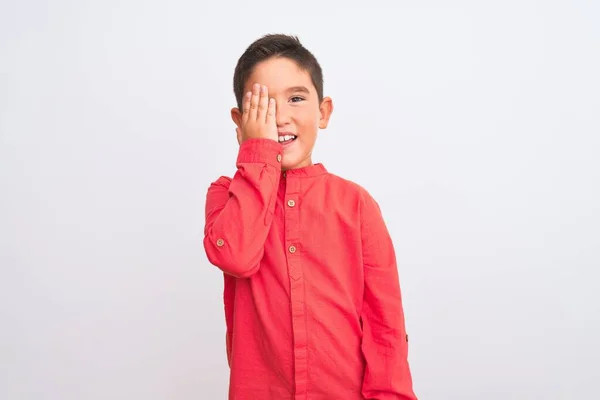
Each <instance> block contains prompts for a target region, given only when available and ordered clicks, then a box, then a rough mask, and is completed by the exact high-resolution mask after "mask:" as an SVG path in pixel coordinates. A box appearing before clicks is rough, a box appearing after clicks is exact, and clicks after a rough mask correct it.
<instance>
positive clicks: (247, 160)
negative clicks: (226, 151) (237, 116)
mask: <svg viewBox="0 0 600 400" xmlns="http://www.w3.org/2000/svg"><path fill="white" fill-rule="evenodd" d="M281 157H282V147H281V145H280V144H279V143H277V142H275V141H273V140H270V139H250V140H247V141H245V142H243V143H242V145H241V146H240V148H239V153H238V155H237V160H236V165H237V170H236V172H235V174H234V176H233V178H229V177H224V176H222V177H220V178H219V179H217V180H216V181H215V182H213V183H212V184H211V185H210V187H209V189H208V193H207V199H206V225H205V232H204V233H205V237H204V248H205V251H206V254H207V257H208V259H209V261H210V262H211V264H213V265H215V266H217V267H218V268H219V269H220V270H221V271H223V274H224V309H225V321H226V327H227V335H226V350H227V352H226V354H227V359H228V362H229V367H230V386H229V399H236V400H246V399H253V400H254V399H259V400H285V399H303V400H317V399H319V400H336V399H340V400H342V399H343V400H358V399H361V400H362V399H377V400H391V399H394V400H400V399H402V400H415V399H416V396H415V394H414V392H413V387H412V378H411V372H410V369H409V365H408V360H407V357H408V336H407V334H406V329H405V323H404V314H403V309H402V300H401V294H400V284H399V278H398V269H397V265H396V256H395V251H394V246H393V244H392V240H391V238H390V235H389V233H388V230H387V228H386V225H385V223H384V220H383V218H382V214H381V212H380V209H379V206H378V204H377V202H376V201H375V200H374V199H373V198H372V197H371V196H370V195H369V193H368V192H367V191H366V190H365V189H364V188H363V187H361V186H359V185H358V184H355V183H353V182H351V181H348V180H345V179H343V178H340V177H338V176H336V175H333V174H332V173H329V172H328V171H327V170H326V169H325V167H324V166H323V165H322V164H315V165H311V166H308V167H303V168H299V169H292V170H288V171H282V169H281V164H280V162H281Z"/></svg>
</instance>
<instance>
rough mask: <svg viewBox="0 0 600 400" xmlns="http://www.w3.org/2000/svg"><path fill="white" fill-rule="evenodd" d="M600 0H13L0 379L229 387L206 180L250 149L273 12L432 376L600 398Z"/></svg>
mask: <svg viewBox="0 0 600 400" xmlns="http://www.w3.org/2000/svg"><path fill="white" fill-rule="evenodd" d="M599 20H600V6H599V5H598V3H597V2H593V1H573V0H570V1H566V0H565V1H544V2H542V1H531V0H519V1H516V0H512V1H502V2H500V1H497V2H490V1H488V2H482V1H479V2H476V1H454V2H447V1H421V2H391V1H390V2H389V3H385V2H378V1H370V2H367V3H357V4H353V3H351V2H350V3H349V2H326V1H319V2H312V1H302V2H264V1H258V2H237V3H234V2H224V3H220V2H211V3H210V4H209V3H207V2H202V1H177V0H172V1H169V2H164V1H163V2H159V1H142V0H118V1H117V0H111V1H102V2H100V1H95V2H94V1H81V0H80V1H74V0H72V1H66V0H61V1H53V2H45V1H26V0H20V1H16V0H12V1H7V0H3V1H2V2H1V6H0V266H1V276H0V313H1V314H0V317H1V319H0V323H1V326H0V399H2V400H34V399H35V400H54V399H56V400H108V399H110V400H121V399H123V400H124V399H127V400H131V399H140V400H167V399H168V400H171V399H172V400H192V399H208V400H216V399H225V398H226V394H227V384H228V369H227V364H226V357H225V335H224V332H225V330H224V329H225V323H224V316H223V305H222V275H221V274H220V272H219V271H218V270H217V269H216V268H215V267H213V266H212V265H210V264H209V263H208V262H207V260H206V257H205V254H204V250H203V247H202V230H203V226H204V198H205V194H206V190H207V188H208V185H209V184H210V182H211V181H213V180H215V179H216V178H218V177H219V176H220V175H231V174H233V173H234V171H235V157H236V154H237V142H236V139H235V130H234V124H233V122H232V121H231V119H230V116H229V111H230V108H231V107H232V106H234V97H233V93H232V76H233V69H234V66H235V63H236V61H237V58H238V57H239V56H240V55H241V53H242V52H243V51H244V49H245V48H246V46H248V45H249V44H250V43H251V42H252V41H253V40H255V39H257V38H258V37H260V36H262V35H263V34H266V33H274V32H281V33H290V34H295V35H298V36H299V38H300V39H301V41H302V42H303V43H304V44H305V45H306V46H307V47H308V48H309V49H310V50H311V51H313V52H314V53H315V55H316V56H317V58H318V60H319V61H320V63H321V65H322V67H323V69H324V76H325V94H326V95H329V96H331V97H332V98H333V101H334V105H335V111H334V113H333V115H332V119H331V123H330V126H329V128H328V129H326V130H323V131H322V132H321V133H320V137H319V140H318V142H317V148H316V150H315V159H314V160H315V162H323V163H324V164H325V165H326V167H327V168H328V169H329V170H330V171H331V172H333V173H335V174H338V175H341V176H343V177H345V178H347V179H351V180H354V181H356V182H357V183H359V184H361V185H363V186H364V187H365V188H367V189H368V190H369V191H370V192H371V193H372V194H373V196H374V197H375V198H376V199H377V200H378V201H379V203H380V205H381V207H382V210H383V213H384V216H385V218H386V221H387V223H388V226H389V229H390V232H391V234H392V237H393V240H394V243H395V245H396V249H397V254H398V261H399V270H400V277H401V284H402V290H403V295H404V306H405V312H406V318H407V326H408V331H409V335H410V337H411V344H410V363H411V366H412V371H413V378H414V383H415V390H416V392H417V394H418V395H419V398H420V399H422V400H454V399H456V400H507V399H511V400H537V399H543V400H559V399H560V400H572V399H577V400H580V399H581V400H583V399H586V400H587V399H590V400H593V399H598V398H600V388H599V387H598V381H599V380H600V367H599V366H598V360H599V359H600V345H599V342H598V338H599V337H600V294H599V293H600V273H599V272H598V271H599V269H600V189H599V185H600V161H599V157H600V122H599V111H600V95H599V93H600V79H599V71H600V24H599V23H598V21H599ZM282 307H285V305H284V304H282ZM332 400H333V399H332Z"/></svg>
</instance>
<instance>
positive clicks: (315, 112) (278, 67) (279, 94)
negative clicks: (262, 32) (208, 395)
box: [231, 34, 333, 169]
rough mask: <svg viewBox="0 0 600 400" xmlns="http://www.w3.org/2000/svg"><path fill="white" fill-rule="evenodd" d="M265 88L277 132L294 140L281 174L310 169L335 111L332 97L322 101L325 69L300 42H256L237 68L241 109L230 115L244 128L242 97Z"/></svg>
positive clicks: (273, 38)
mask: <svg viewBox="0 0 600 400" xmlns="http://www.w3.org/2000/svg"><path fill="white" fill-rule="evenodd" d="M255 83H259V84H261V85H266V86H267V87H268V90H269V97H273V98H274V99H275V100H276V104H277V115H276V117H277V118H276V121H277V130H278V131H279V134H280V135H283V134H291V135H295V136H296V139H295V140H294V141H293V142H291V143H289V144H286V145H284V153H283V160H282V167H283V169H292V168H300V167H304V166H308V165H311V164H312V149H313V147H314V144H315V140H316V136H317V132H318V130H319V129H325V128H326V127H327V124H328V122H329V117H330V115H331V112H332V111H333V103H332V101H331V98H329V97H324V96H323V74H322V71H321V66H320V65H319V63H318V62H317V59H316V58H315V57H314V56H313V54H312V53H311V52H310V51H308V50H307V49H306V48H305V47H304V46H303V45H302V44H301V43H300V41H299V40H298V38H297V37H294V36H287V35H282V34H273V35H266V36H263V37H261V38H259V39H258V40H256V41H255V42H254V43H252V44H251V45H250V46H249V47H248V48H247V49H246V51H245V52H244V54H242V56H241V57H240V59H239V60H238V63H237V65H236V68H235V73H234V77H233V90H234V94H235V98H236V102H237V107H234V108H233V109H232V110H231V116H232V119H233V121H234V122H235V124H236V125H237V126H238V127H240V128H241V126H242V125H241V121H242V111H243V110H242V107H243V97H244V93H246V92H248V91H251V90H252V85H253V84H255Z"/></svg>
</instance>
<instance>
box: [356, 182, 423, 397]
mask: <svg viewBox="0 0 600 400" xmlns="http://www.w3.org/2000/svg"><path fill="white" fill-rule="evenodd" d="M361 235H362V250H363V264H364V276H365V278H364V279H365V291H364V300H363V307H362V311H361V320H362V324H363V340H362V351H363V354H364V357H365V359H366V369H365V374H364V379H363V387H362V393H363V396H364V397H365V398H366V399H373V400H416V399H417V397H416V396H415V394H414V391H413V385H412V377H411V372H410V368H409V364H408V336H407V334H406V327H405V321H404V312H403V308H402V297H401V293H400V282H399V276H398V268H397V264H396V254H395V250H394V245H393V243H392V239H391V237H390V234H389V232H388V229H387V227H386V225H385V222H384V220H383V217H382V214H381V210H380V208H379V205H378V204H377V202H376V201H375V200H374V199H373V198H372V197H371V196H370V195H369V194H368V193H365V194H364V195H363V201H362V205H361Z"/></svg>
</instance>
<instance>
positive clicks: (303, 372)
mask: <svg viewBox="0 0 600 400" xmlns="http://www.w3.org/2000/svg"><path fill="white" fill-rule="evenodd" d="M300 181H301V180H300V179H298V178H297V177H293V176H292V177H288V179H287V181H286V182H287V185H286V192H285V197H284V199H287V201H286V204H287V207H286V208H285V209H284V214H285V217H284V218H285V238H284V240H285V245H286V253H287V263H288V274H289V277H290V300H291V311H292V332H293V335H294V371H295V374H294V382H295V387H296V393H295V395H296V397H295V398H304V397H303V396H306V389H307V376H308V371H307V368H308V365H307V363H308V360H307V351H308V350H307V342H308V337H307V335H308V332H307V326H306V308H305V307H306V301H305V298H304V296H305V289H304V286H305V282H304V279H303V278H304V271H303V270H302V258H301V257H302V256H301V254H302V246H301V237H300V213H299V211H300V210H299V207H297V194H298V193H299V192H300Z"/></svg>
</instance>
